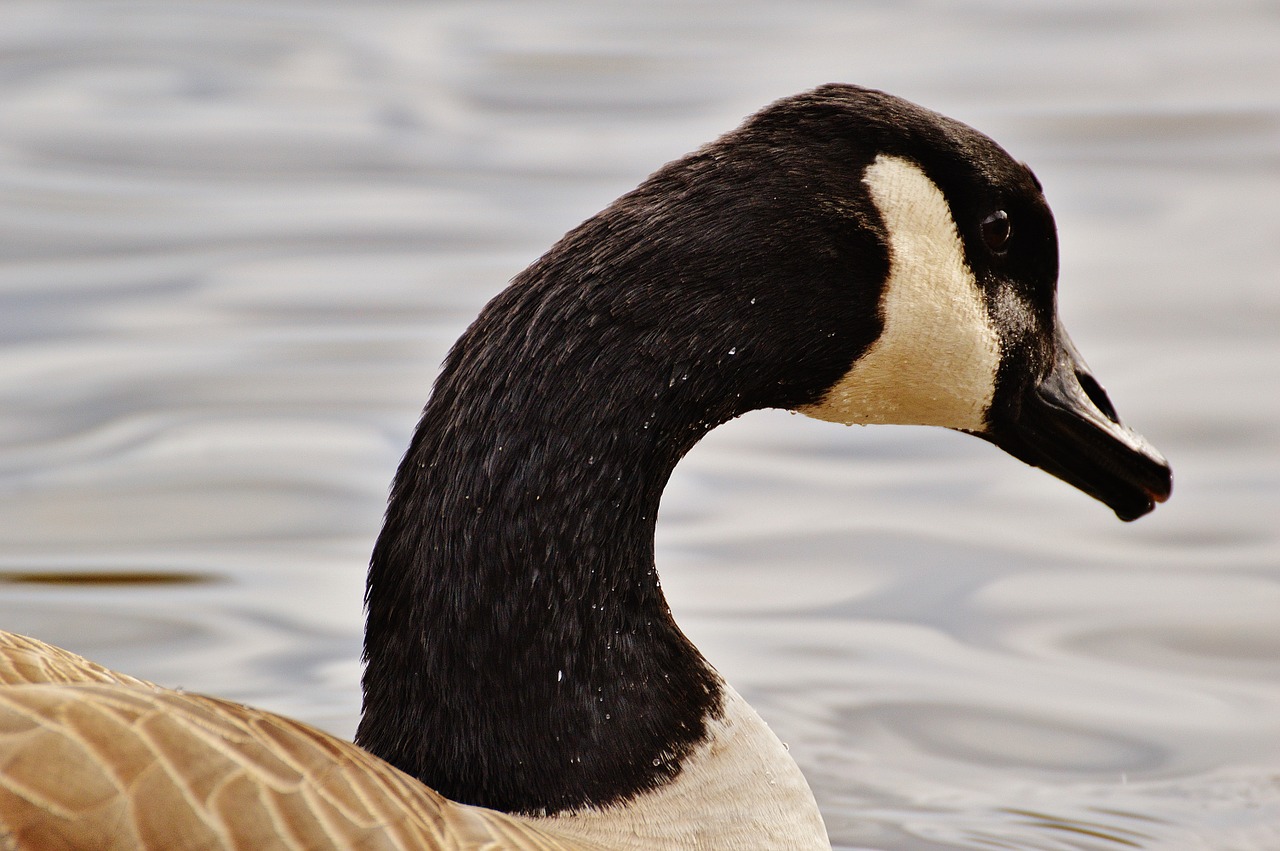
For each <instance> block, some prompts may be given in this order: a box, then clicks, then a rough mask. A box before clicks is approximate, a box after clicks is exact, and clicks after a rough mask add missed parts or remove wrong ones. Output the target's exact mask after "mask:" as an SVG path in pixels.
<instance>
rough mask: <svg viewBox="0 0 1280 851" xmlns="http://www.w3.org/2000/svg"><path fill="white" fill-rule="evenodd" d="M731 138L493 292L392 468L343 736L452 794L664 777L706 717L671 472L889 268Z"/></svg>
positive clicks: (871, 307)
mask: <svg viewBox="0 0 1280 851" xmlns="http://www.w3.org/2000/svg"><path fill="white" fill-rule="evenodd" d="M726 140H727V141H726ZM726 140H722V142H721V143H717V146H720V147H717V146H711V147H708V148H706V149H704V150H703V151H702V152H699V153H698V154H695V155H693V156H690V157H688V158H686V159H685V160H682V161H680V162H678V163H675V164H672V165H670V166H668V167H667V168H665V169H663V170H662V171H660V172H658V173H657V174H656V175H654V176H653V177H652V178H651V179H650V180H649V181H647V182H646V183H645V184H644V185H643V186H641V187H640V188H639V189H638V190H636V191H635V192H633V193H631V194H630V195H627V196H624V197H623V198H622V199H619V201H618V202H617V203H615V204H614V205H613V206H612V207H610V208H609V209H608V210H606V211H604V212H603V213H601V214H600V215H598V216H596V217H594V218H593V219H591V220H589V221H588V222H586V223H585V224H583V225H582V226H581V227H579V228H577V229H576V230H575V231H573V232H571V233H570V234H569V235H568V236H566V238H565V239H564V240H562V241H561V242H560V244H558V245H557V246H556V247H555V248H554V249H552V251H551V252H549V253H548V254H547V255H546V256H544V257H543V258H542V259H541V260H539V261H538V262H537V263H535V264H534V265H533V266H531V267H530V268H529V269H528V270H526V271H525V272H524V273H522V274H521V275H520V276H519V277H518V278H517V279H516V281H515V282H514V283H513V285H512V286H511V287H510V288H509V289H508V290H506V291H505V292H504V293H502V294H501V295H500V296H498V297H497V298H496V299H494V301H493V302H491V303H490V304H489V305H488V307H486V308H485V310H484V312H482V314H481V315H480V317H479V318H478V319H477V320H476V322H475V324H473V325H472V327H471V328H470V329H469V330H468V331H467V333H466V334H465V335H464V336H463V337H462V339H460V340H459V341H458V343H457V345H456V346H455V347H454V349H453V351H452V352H451V353H450V355H449V357H448V359H447V361H446V363H445V367H444V370H443V371H442V373H441V376H440V378H439V380H438V381H437V383H436V387H435V391H434V394H433V397H432V399H431V401H430V403H429V404H428V406H427V408H426V410H425V412H424V414H423V417H422V420H421V422H420V423H419V426H418V430H417V433H416V434H415V436H414V438H413V442H412V444H411V446H410V449H409V451H408V454H407V455H406V456H405V459H404V461H403V463H402V464H401V466H400V469H399V472H398V474H397V476H396V480H395V484H394V486H393V488H392V495H391V500H390V504H389V507H388V510H387V518H386V524H385V526H384V528H383V531H382V534H381V536H380V537H379V539H378V543H377V546H376V547H375V550H374V554H373V560H372V564H371V568H370V573H369V585H368V593H367V604H368V623H367V634H366V639H365V659H366V662H367V669H366V672H365V677H364V692H365V702H364V717H363V719H362V721H361V724H360V728H359V732H358V734H357V741H358V742H359V743H360V744H361V745H363V746H364V747H366V748H368V749H369V750H370V751H372V752H373V753H375V754H377V755H379V756H381V757H383V758H385V759H387V760H388V761H390V762H391V763H393V764H394V765H396V766H398V767H400V768H401V769H403V770H405V771H407V772H408V773H410V774H413V775H415V776H417V777H419V778H420V779H422V780H423V781H424V782H426V783H427V784H429V785H430V786H432V787H434V788H435V789H437V790H439V791H440V792H442V793H443V794H445V795H447V796H448V797H451V798H454V799H456V800H460V801H464V802H468V803H474V804H481V805H485V806H489V807H494V808H497V809H502V810H507V811H516V812H559V811H563V810H566V809H572V808H576V807H580V806H584V805H600V804H605V803H610V802H616V801H620V800H625V799H626V798H628V797H630V796H632V795H635V794H637V793H638V792H640V791H642V790H645V789H649V788H654V787H656V786H658V785H660V784H662V783H663V782H664V781H666V780H667V779H669V778H670V777H671V776H673V775H674V774H675V773H676V772H678V771H679V767H680V761H681V759H682V757H684V756H685V755H686V754H688V753H689V751H690V750H691V749H692V748H693V747H694V746H695V745H697V744H698V743H699V742H700V741H701V740H702V739H703V738H704V734H705V722H706V721H707V720H708V719H710V718H713V717H715V716H716V714H717V713H718V711H719V707H720V698H721V694H720V686H719V684H718V683H719V680H718V678H717V677H716V675H715V674H714V672H713V671H712V670H711V668H710V667H709V666H708V665H707V663H706V662H705V661H704V660H703V659H702V657H701V656H700V655H699V654H698V652H697V651H696V650H695V649H694V648H693V647H692V645H690V644H689V642H688V640H687V639H686V638H685V637H684V635H683V634H682V633H681V632H680V630H679V629H678V628H677V627H676V625H675V623H674V622H673V621H672V619H671V615H670V612H669V611H668V609H667V605H666V601H665V600H664V598H663V595H662V591H661V589H660V587H659V584H658V578H657V574H656V573H655V571H654V563H653V533H654V522H655V518H656V515H657V512H658V503H659V499H660V497H661V494H662V490H663V487H664V486H665V485H666V483H667V479H668V478H669V476H670V474H671V471H672V469H673V468H674V466H675V464H676V462H677V461H679V459H680V458H681V457H682V456H683V455H684V454H685V453H686V452H687V451H688V450H689V448H690V447H692V446H693V444H694V443H696V442H697V440H698V439H699V438H701V437H702V435H703V434H705V433H706V432H707V431H709V430H710V429H712V428H714V427H715V426H716V425H718V424H720V423H722V422H724V421H726V420H728V419H730V418H732V417H735V416H737V415H739V414H741V413H743V412H744V411H747V410H751V409H754V408H760V407H771V406H772V407H793V406H795V405H799V404H804V403H806V402H811V401H813V400H815V399H816V398H818V396H819V395H820V394H821V393H822V392H823V391H824V389H825V388H826V387H829V386H830V385H831V384H832V383H833V382H834V381H835V380H836V378H838V377H839V376H840V375H841V374H843V372H844V371H845V370H846V369H847V368H848V366H849V364H850V363H851V362H852V359H853V358H854V356H855V355H856V353H857V352H858V351H859V350H860V348H861V347H863V346H865V345H866V344H867V343H869V341H870V340H871V339H874V337H875V334H876V333H878V321H877V320H876V318H875V316H876V313H875V304H876V298H877V294H876V288H875V286H868V285H867V283H866V282H865V281H860V280H859V276H860V275H861V274H862V272H860V271H856V270H862V269H865V270H866V271H865V274H866V276H867V277H868V278H869V280H872V281H875V280H879V276H880V275H881V274H882V268H883V266H884V263H885V262H886V261H885V257H884V253H883V249H882V247H881V246H880V243H879V242H878V241H876V239H875V238H874V236H868V235H867V233H866V229H865V228H864V227H863V226H862V218H860V216H862V214H861V213H859V211H858V209H857V208H856V207H850V206H849V205H847V204H846V205H845V206H843V207H832V208H831V209H832V210H834V211H835V213H834V214H833V215H834V218H833V219H832V221H830V222H827V223H819V222H816V221H815V220H814V217H813V215H812V214H811V213H809V212H808V206H806V205H808V203H809V199H808V196H807V195H804V194H800V195H797V194H796V193H794V192H792V193H790V194H788V193H786V192H784V191H782V190H778V191H774V190H773V189H772V188H771V186H772V185H773V184H774V183H777V182H778V181H785V180H787V179H789V178H788V177H787V175H789V174H790V173H792V172H793V171H795V168H793V167H792V166H791V165H788V163H787V162H777V161H776V160H777V158H778V157H779V156H781V155H780V154H778V153H777V152H778V150H779V149H778V147H777V146H776V145H774V144H772V143H771V142H769V140H768V139H766V140H764V141H763V142H761V143H760V144H759V145H758V146H757V147H756V148H753V149H752V151H751V152H750V154H751V155H750V156H746V157H742V158H729V157H724V156H722V151H721V150H720V148H721V147H723V146H725V145H727V144H729V142H731V141H733V140H732V138H731V137H726ZM737 144H738V145H739V146H742V145H747V146H748V147H750V145H751V144H754V143H750V142H749V139H748V141H746V142H744V141H743V140H741V139H739V140H738V142H737ZM840 162H841V163H843V162H844V160H840ZM842 167H843V166H842ZM850 168H854V167H853V166H850ZM841 177H842V179H844V178H845V177H847V178H848V179H847V180H844V182H843V183H841V182H840V181H836V182H837V183H839V185H845V183H847V182H848V180H854V179H855V178H854V177H853V176H852V175H850V176H844V175H842V176H841ZM854 185H856V184H854ZM824 209H825V208H824ZM863 218H864V217H863ZM858 320H862V321H861V322H860V321H858Z"/></svg>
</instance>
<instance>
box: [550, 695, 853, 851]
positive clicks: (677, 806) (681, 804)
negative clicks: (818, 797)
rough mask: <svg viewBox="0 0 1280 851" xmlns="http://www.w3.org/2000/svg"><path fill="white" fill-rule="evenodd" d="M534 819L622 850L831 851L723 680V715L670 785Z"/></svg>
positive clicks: (767, 734) (795, 770)
mask: <svg viewBox="0 0 1280 851" xmlns="http://www.w3.org/2000/svg"><path fill="white" fill-rule="evenodd" d="M533 821H534V822H535V823H542V824H545V826H547V827H549V828H551V829H553V830H554V831H555V832H556V833H558V834H560V835H566V836H574V837H580V838H582V839H584V840H587V841H590V842H593V843H597V844H599V845H602V846H604V847H607V848H611V849H612V848H617V849H619V850H620V851H621V849H634V851H653V849H657V848H661V849H664V851H694V849H716V851H810V849H813V850H814V851H817V849H830V848H831V844H830V841H829V840H828V839H827V830H826V827H825V826H824V825H823V823H822V815H821V814H820V813H819V812H818V805H817V803H816V802H815V801H814V799H813V793H812V792H811V791H810V790H809V785H808V783H806V782H805V779H804V776H803V775H801V773H800V769H799V767H798V766H797V765H796V763H795V760H793V759H792V758H791V754H789V753H788V752H787V750H786V748H785V747H784V746H783V744H782V742H780V741H779V740H778V737H777V736H775V735H774V734H773V731H772V730H770V729H769V727H768V725H767V724H765V723H764V721H763V720H762V719H761V718H760V716H759V715H758V714H756V711H755V710H754V709H752V708H751V707H750V706H749V705H748V704H747V702H746V701H745V700H743V699H742V697H741V696H740V695H739V694H738V693H737V692H736V691H734V690H733V688H731V687H730V686H728V685H727V684H726V685H725V686H724V712H723V715H722V717H720V718H719V719H716V720H713V721H711V722H710V723H709V724H708V738H707V740H706V741H705V742H703V743H702V745H700V746H699V747H698V749H697V750H696V751H695V752H694V753H693V754H692V755H691V756H690V757H688V758H687V759H685V760H684V761H683V764H682V770H681V771H680V773H679V774H678V775H677V776H676V778H675V780H674V781H673V782H671V783H669V784H667V785H666V786H663V787H662V788H660V789H656V790H654V791H652V792H646V793H644V794H642V795H640V796H639V797H637V798H634V799H632V800H631V801H629V802H626V803H625V804H620V805H617V806H613V807H607V808H604V809H601V810H588V811H584V812H580V813H575V814H569V815H559V816H552V817H549V818H543V819H533Z"/></svg>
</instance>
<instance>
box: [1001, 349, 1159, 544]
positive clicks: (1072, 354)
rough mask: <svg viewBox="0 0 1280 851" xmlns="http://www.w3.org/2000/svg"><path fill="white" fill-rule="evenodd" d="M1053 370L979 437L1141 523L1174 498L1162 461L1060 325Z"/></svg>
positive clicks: (1008, 405)
mask: <svg viewBox="0 0 1280 851" xmlns="http://www.w3.org/2000/svg"><path fill="white" fill-rule="evenodd" d="M1056 332H1057V333H1056V337H1057V340H1056V344H1057V345H1056V348H1057V356H1056V358H1055V362H1054V365H1053V368H1052V369H1051V370H1050V371H1049V373H1048V375H1046V376H1045V377H1044V378H1043V379H1042V380H1041V381H1040V382H1039V383H1038V384H1034V385H1032V386H1030V387H1028V388H1027V389H1026V390H1025V391H1023V393H1022V396H1021V398H1020V399H1009V400H1007V401H1005V402H1004V403H1003V404H1001V403H997V404H996V405H994V406H993V407H992V410H991V412H990V413H989V414H988V427H987V430H986V432H985V433H983V434H980V435H979V436H980V437H983V438H985V439H986V440H989V441H991V442H992V443H994V444H995V445H996V446H999V447H1000V448H1001V449H1003V450H1004V451H1006V452H1008V453H1009V454H1010V455H1012V456H1014V457H1015V458H1018V459H1020V460H1022V461H1025V462H1026V463H1028V464H1030V465H1032V466H1034V467H1039V468H1040V469H1042V470H1044V471H1045V472H1047V473H1051V474H1053V475H1054V476H1057V477H1058V478H1059V479H1062V480H1063V481H1064V482H1066V483H1067V484H1069V485H1073V486H1075V487H1076V488H1079V489H1080V490H1082V491H1084V492H1085V493H1087V494H1089V496H1092V497H1093V498H1094V499H1097V500H1100V501H1102V502H1104V503H1106V504H1107V505H1108V506H1109V507H1110V508H1111V510H1112V511H1114V512H1115V513H1116V516H1117V517H1119V518H1120V519H1121V520H1136V519H1137V518H1139V517H1141V516H1142V515H1144V514H1146V513H1147V512H1149V511H1151V510H1152V509H1153V508H1155V504H1156V503H1157V502H1164V501H1165V500H1166V499H1168V498H1169V493H1170V492H1171V491H1172V489H1173V472H1172V471H1171V470H1170V469H1169V463H1168V462H1167V461H1165V459H1164V456H1162V455H1161V454H1160V453H1159V452H1157V451H1156V450H1155V449H1154V448H1153V447H1152V446H1151V444H1149V443H1147V442H1146V440H1144V439H1143V438H1142V436H1141V435H1140V434H1138V433H1136V432H1134V431H1131V430H1130V429H1129V428H1128V427H1126V426H1125V425H1124V424H1123V423H1121V422H1120V418H1119V416H1117V415H1116V410H1115V408H1114V407H1112V405H1111V400H1110V399H1108V398H1107V394H1106V392H1105V391H1104V390H1103V389H1102V385H1100V384H1099V383H1098V382H1097V380H1096V379H1094V377H1093V375H1092V374H1091V373H1090V372H1089V368H1088V366H1087V365H1086V364H1085V362H1084V360H1083V358H1081V357H1080V353H1079V352H1077V351H1076V347H1075V345H1074V344H1073V343H1072V342H1071V339H1070V338H1069V337H1068V336H1067V335H1066V332H1065V331H1064V330H1063V329H1062V327H1061V326H1059V327H1058V328H1057V329H1056Z"/></svg>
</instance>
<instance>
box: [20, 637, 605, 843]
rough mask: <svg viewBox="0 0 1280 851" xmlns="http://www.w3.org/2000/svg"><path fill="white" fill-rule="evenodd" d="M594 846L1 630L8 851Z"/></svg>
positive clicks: (318, 736)
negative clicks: (463, 801)
mask: <svg viewBox="0 0 1280 851" xmlns="http://www.w3.org/2000/svg"><path fill="white" fill-rule="evenodd" d="M592 847H593V846H591V845H588V844H585V843H582V842H580V841H577V840H569V839H565V838H560V837H557V836H555V835H554V834H553V833H551V832H550V831H547V830H544V829H541V828H538V827H535V826H533V825H531V824H528V823H526V822H523V821H521V820H520V819H518V818H515V817H512V816H508V815H505V814H503V813H498V812H494V811H493V810H486V809H482V808H479V807H469V806H465V805H462V804H456V803H454V802H452V801H448V800H446V799H445V798H443V797H441V796H440V795H438V794H436V793H435V792H433V791H431V790H430V789H428V788H427V787H426V786H424V785H423V784H421V783H419V782H418V781H417V780H415V779H414V778H412V777H409V776H408V775H406V774H404V773H403V772H401V771H399V770H397V769H395V768H393V767H392V766H390V765H389V764H387V763H386V762H383V761H382V760H380V759H378V758H377V757H374V756H372V755H370V754H369V753H367V752H365V751H364V750H362V749H360V748H358V747H356V746H355V745H353V744H351V743H350V742H345V741H342V740H340V739H337V738H335V737H333V736H331V735H329V734H328V733H324V732H322V731H320V730H317V729H315V728H314V727H311V726H309V725H307V724H303V723H300V722H298V721H291V720H289V719H288V718H284V717H282V716H280V715H275V714H273V713H270V712H263V711H262V710H258V709H253V708H251V707H248V706H244V705H242V704H238V703H233V702H231V701H226V700H218V699H216V698H212V697H205V696H204V695H198V694H190V693H187V692H183V691H175V690H173V689H165V688H161V687H159V686H156V685H154V684H152V683H149V682H147V681H145V680H140V679H137V678H135V677H130V676H128V675H126V674H120V673H117V672H115V671H112V670H109V669H107V668H104V667H102V666H101V665H98V664H96V663H94V662H90V661H89V660H88V659H85V658H83V657H81V656H77V655H76V654H74V653H69V652H67V651H66V650H62V649H61V648H58V647H53V646H51V645H48V644H45V643H44V642H41V641H37V640H35V639H32V638H27V637H25V636H21V635H15V634H13V633H7V632H0V848H5V849H39V851H61V849H93V851H112V849H120V851H125V849H157V851H160V849H164V851H180V849H215V848H243V849H307V851H312V849H326V848H334V849H338V848H341V849H354V848H358V849H368V851H375V850H376V849H433V851H434V849H441V851H444V850H445V849H448V851H455V849H456V851H464V849H528V851H587V849H590V848H592Z"/></svg>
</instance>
